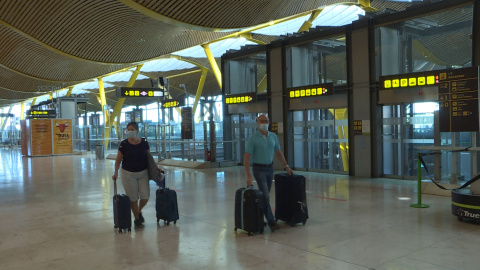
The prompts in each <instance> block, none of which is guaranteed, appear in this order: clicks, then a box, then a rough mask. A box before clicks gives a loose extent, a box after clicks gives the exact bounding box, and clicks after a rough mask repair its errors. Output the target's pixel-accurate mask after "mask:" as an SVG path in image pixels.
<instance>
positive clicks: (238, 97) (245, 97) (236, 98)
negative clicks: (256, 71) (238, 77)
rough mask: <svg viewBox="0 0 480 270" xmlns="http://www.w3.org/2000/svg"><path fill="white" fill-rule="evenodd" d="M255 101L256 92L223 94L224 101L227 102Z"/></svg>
mask: <svg viewBox="0 0 480 270" xmlns="http://www.w3.org/2000/svg"><path fill="white" fill-rule="evenodd" d="M256 101H257V93H255V92H252V93H244V94H235V95H225V103H227V104H241V103H254V102H256Z"/></svg>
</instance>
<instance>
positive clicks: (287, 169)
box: [275, 150, 293, 175]
mask: <svg viewBox="0 0 480 270" xmlns="http://www.w3.org/2000/svg"><path fill="white" fill-rule="evenodd" d="M275 155H276V156H277V158H278V160H280V162H281V163H282V164H283V168H284V169H285V170H286V171H287V172H288V174H290V175H291V174H293V170H292V169H291V168H290V166H288V163H287V161H286V160H285V156H283V153H282V151H280V150H278V151H276V152H275Z"/></svg>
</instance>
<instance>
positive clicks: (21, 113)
mask: <svg viewBox="0 0 480 270" xmlns="http://www.w3.org/2000/svg"><path fill="white" fill-rule="evenodd" d="M20 120H25V101H23V102H22V103H20Z"/></svg>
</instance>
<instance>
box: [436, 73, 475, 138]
mask: <svg viewBox="0 0 480 270" xmlns="http://www.w3.org/2000/svg"><path fill="white" fill-rule="evenodd" d="M438 95H439V97H438V101H439V104H440V112H439V114H440V132H460V131H478V130H479V122H478V121H479V118H478V66H476V67H469V68H461V69H452V70H446V71H441V72H440V73H439V86H438Z"/></svg>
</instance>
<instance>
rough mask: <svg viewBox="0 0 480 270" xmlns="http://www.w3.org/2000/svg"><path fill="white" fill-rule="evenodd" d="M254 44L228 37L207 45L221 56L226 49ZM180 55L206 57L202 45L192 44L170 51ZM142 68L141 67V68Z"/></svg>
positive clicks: (242, 39)
mask: <svg viewBox="0 0 480 270" xmlns="http://www.w3.org/2000/svg"><path fill="white" fill-rule="evenodd" d="M251 44H256V43H255V42H252V41H248V40H247V39H245V38H243V37H241V38H229V39H226V40H221V41H217V42H215V43H212V44H210V45H209V48H210V51H211V52H212V54H213V56H214V57H221V56H222V55H223V54H224V53H225V52H226V51H227V50H238V49H240V47H242V46H245V45H251ZM172 54H173V55H178V56H181V57H194V58H207V56H206V55H205V51H204V50H203V48H202V46H200V45H199V46H194V47H191V48H188V49H185V50H181V51H178V52H174V53H172ZM142 70H143V69H142Z"/></svg>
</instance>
